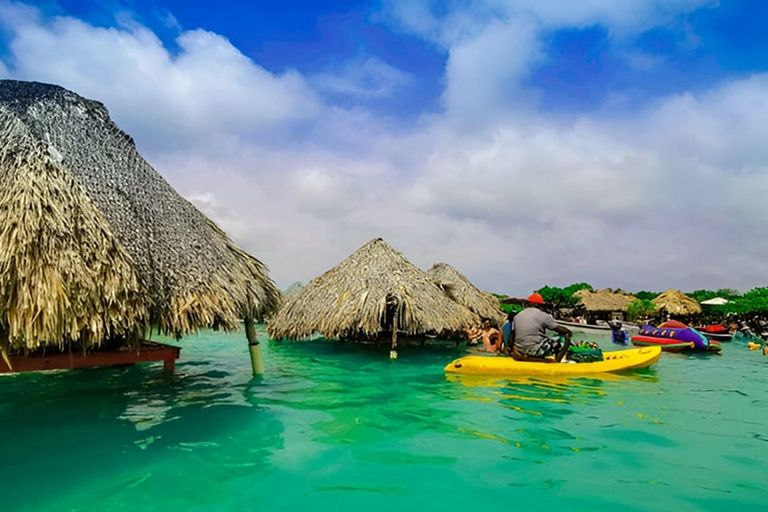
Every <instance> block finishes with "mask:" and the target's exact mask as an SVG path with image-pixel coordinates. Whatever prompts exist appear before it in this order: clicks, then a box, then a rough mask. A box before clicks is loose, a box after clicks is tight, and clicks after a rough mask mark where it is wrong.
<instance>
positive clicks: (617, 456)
mask: <svg viewBox="0 0 768 512" xmlns="http://www.w3.org/2000/svg"><path fill="white" fill-rule="evenodd" d="M261 336H262V337H263V336H264V332H263V329H261ZM187 341H188V343H186V344H185V346H184V347H185V348H184V350H183V351H182V359H181V360H180V362H179V364H178V366H177V371H176V372H175V373H174V374H173V375H167V374H163V373H162V372H161V371H160V366H161V365H142V366H135V367H126V368H113V369H94V370H83V371H74V372H56V373H48V374H28V375H20V376H12V377H9V378H4V379H0V433H2V435H3V440H4V441H6V442H5V443H4V445H5V446H4V451H3V463H2V464H0V482H2V483H0V486H2V490H3V499H4V506H3V508H2V510H4V511H5V510H30V511H42V510H46V511H47V510H76V511H79V510H83V511H85V510H118V511H120V510H126V511H127V510H162V511H163V512H168V511H174V510H216V511H219V510H233V511H234V510H254V509H259V510H294V509H298V508H308V509H311V510H326V509H328V510H338V509H339V508H345V507H349V508H352V507H355V508H360V507H364V508H370V509H372V510H384V509H387V510H389V509H391V508H392V507H400V508H403V507H405V508H407V509H417V508H418V509H431V508H436V507H446V508H448V507H450V508H458V507H486V508H488V507H490V508H499V507H500V506H505V507H506V506H509V504H510V500H511V499H513V500H514V503H515V504H516V506H519V507H522V508H534V507H535V508H537V509H540V510H563V509H574V507H577V508H578V507H580V508H583V509H588V510H600V509H606V510H607V509H608V508H610V509H611V510H616V509H627V508H632V507H635V508H637V507H638V504H642V505H641V506H640V507H639V508H640V509H642V510H720V509H721V508H718V507H723V506H726V505H727V507H726V508H728V507H730V508H734V507H735V508H738V509H739V510H750V509H752V510H762V507H763V506H764V503H765V500H766V499H767V498H768V496H766V491H765V489H764V485H763V482H762V476H761V473H760V472H761V470H762V469H764V461H763V457H762V455H761V454H762V451H764V449H765V446H766V439H767V438H766V435H765V430H766V428H765V427H766V426H767V425H768V416H767V415H766V412H765V411H766V409H765V407H761V405H764V404H766V403H768V386H766V384H768V378H766V371H768V366H766V365H765V364H764V360H763V359H765V358H762V359H761V358H756V357H750V354H753V353H748V352H747V351H746V350H744V351H740V350H737V349H735V350H731V347H726V349H725V354H724V355H723V356H722V357H718V358H711V357H709V358H703V359H699V358H689V357H685V356H682V357H679V356H678V357H675V356H672V357H666V356H667V355H666V354H665V356H664V357H662V360H661V361H660V362H659V364H658V365H657V367H655V368H652V369H650V370H647V371H645V372H643V373H631V374H626V375H611V374H608V375H600V376H591V377H589V378H566V377H562V378H557V377H546V378H542V377H537V378H514V379H500V378H498V377H492V378H487V377H482V376H463V375H456V374H450V375H444V374H443V372H442V368H443V367H444V365H445V364H446V362H447V361H450V360H452V359H455V358H456V357H459V356H460V355H461V354H462V351H463V349H461V348H458V349H457V348H455V347H428V348H419V347H413V348H406V349H403V350H402V351H401V353H400V358H399V359H398V360H396V361H391V360H389V359H388V354H387V351H386V350H379V349H376V348H375V347H367V346H357V345H340V344H338V343H332V342H324V343H323V342H321V343H282V342H281V343H274V342H270V343H265V344H264V350H265V359H266V363H267V374H266V376H265V377H264V378H263V379H258V380H256V379H252V378H251V375H250V366H249V364H248V356H247V350H246V346H245V341H244V338H243V336H242V334H240V335H226V334H221V333H204V334H202V335H200V336H199V337H193V338H192V339H190V340H187ZM7 440H13V442H10V443H9V442H7ZM75 468H76V469H75ZM713 475H716V478H713ZM41 481H44V482H46V492H39V482H41ZM598 484H599V488H600V492H599V493H595V492H594V489H595V488H596V485H598ZM518 490H520V491H524V492H517V491H518ZM553 491H555V492H553ZM649 495H653V496H654V500H653V501H648V500H647V499H646V498H647V496H649Z"/></svg>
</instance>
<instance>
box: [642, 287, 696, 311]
mask: <svg viewBox="0 0 768 512" xmlns="http://www.w3.org/2000/svg"><path fill="white" fill-rule="evenodd" d="M651 302H653V303H654V304H656V309H658V310H659V311H665V312H667V313H669V314H670V315H675V316H690V315H698V314H699V313H701V306H700V305H699V303H698V302H697V301H696V299H693V298H691V297H689V296H687V295H686V294H684V293H683V292H681V291H678V290H673V289H671V288H670V289H669V290H667V291H665V292H664V293H662V294H660V295H659V296H657V297H656V298H655V299H653V300H652V301H651Z"/></svg>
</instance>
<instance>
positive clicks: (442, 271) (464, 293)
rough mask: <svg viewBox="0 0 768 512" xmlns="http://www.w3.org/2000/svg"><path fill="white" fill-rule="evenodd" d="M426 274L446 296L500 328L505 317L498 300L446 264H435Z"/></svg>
mask: <svg viewBox="0 0 768 512" xmlns="http://www.w3.org/2000/svg"><path fill="white" fill-rule="evenodd" d="M427 274H428V275H429V276H430V277H431V278H432V280H433V281H434V282H435V284H437V285H438V286H439V287H440V288H441V289H442V290H443V291H445V293H446V294H448V296H449V297H450V298H451V299H453V300H454V301H456V302H458V303H459V304H461V305H462V306H464V307H465V308H467V309H469V310H470V311H473V312H475V313H477V314H478V315H480V317H481V318H487V319H489V320H491V323H493V324H494V325H496V326H497V327H500V326H501V325H502V324H503V323H504V321H505V318H506V315H505V314H504V312H503V311H502V310H501V308H500V307H499V299H497V298H496V297H494V296H493V295H491V294H490V293H487V292H484V291H481V290H479V289H478V288H476V287H475V286H474V285H473V284H472V283H471V282H470V281H469V279H467V278H466V277H465V276H464V275H462V274H461V273H460V272H459V271H458V270H456V269H455V268H453V267H452V266H450V265H449V264H447V263H435V264H434V265H432V268H430V269H429V270H428V271H427Z"/></svg>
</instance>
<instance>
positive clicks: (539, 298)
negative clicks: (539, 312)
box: [527, 292, 544, 304]
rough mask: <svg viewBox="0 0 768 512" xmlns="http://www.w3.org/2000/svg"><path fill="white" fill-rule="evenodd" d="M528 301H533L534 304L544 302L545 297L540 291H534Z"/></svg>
mask: <svg viewBox="0 0 768 512" xmlns="http://www.w3.org/2000/svg"><path fill="white" fill-rule="evenodd" d="M527 300H528V302H532V303H534V304H544V297H542V296H541V294H539V293H535V292H534V293H532V294H530V295H529V296H528V299H527Z"/></svg>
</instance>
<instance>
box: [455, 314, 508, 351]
mask: <svg viewBox="0 0 768 512" xmlns="http://www.w3.org/2000/svg"><path fill="white" fill-rule="evenodd" d="M464 331H465V332H466V333H467V336H468V337H469V339H470V342H471V341H472V340H476V339H477V338H480V339H481V340H482V341H483V348H485V350H486V352H498V351H499V348H500V347H501V340H502V336H501V331H499V330H498V329H497V328H495V327H492V326H491V321H490V320H488V319H487V318H486V319H483V324H482V326H481V327H480V328H479V329H478V328H474V329H464Z"/></svg>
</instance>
